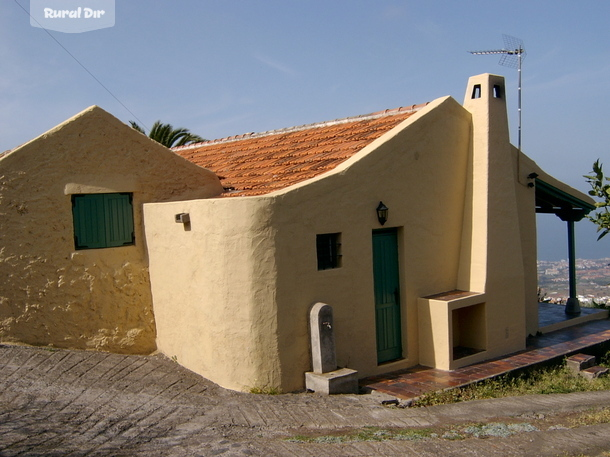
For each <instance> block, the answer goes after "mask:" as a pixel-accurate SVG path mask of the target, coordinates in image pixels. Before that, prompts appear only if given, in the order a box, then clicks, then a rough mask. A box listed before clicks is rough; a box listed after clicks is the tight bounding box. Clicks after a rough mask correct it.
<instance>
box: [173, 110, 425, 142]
mask: <svg viewBox="0 0 610 457" xmlns="http://www.w3.org/2000/svg"><path fill="white" fill-rule="evenodd" d="M428 104H429V102H426V103H420V104H418V105H411V106H400V107H398V108H393V109H386V110H383V111H376V112H374V113H369V114H361V115H359V116H351V117H345V118H341V119H334V120H332V121H323V122H315V123H313V124H303V125H298V126H295V127H285V128H282V129H276V130H267V131H265V132H248V133H242V134H241V135H233V136H228V137H225V138H219V139H216V140H207V141H202V142H199V143H190V144H187V145H184V146H175V147H173V148H171V149H172V150H173V151H184V150H188V149H192V148H199V147H204V146H210V145H213V144H220V143H230V142H233V141H239V140H244V139H249V138H260V137H264V136H270V135H279V134H281V133H291V132H298V131H301V130H307V129H313V128H321V127H328V126H332V125H339V124H347V123H349V122H354V121H364V120H369V119H378V118H380V117H384V116H395V115H397V114H404V113H412V112H415V111H418V110H420V109H421V108H424V107H425V106H426V105H428Z"/></svg>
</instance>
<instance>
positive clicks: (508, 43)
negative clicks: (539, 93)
mask: <svg viewBox="0 0 610 457" xmlns="http://www.w3.org/2000/svg"><path fill="white" fill-rule="evenodd" d="M502 38H504V48H503V49H494V50H491V51H468V52H470V53H471V54H474V55H490V54H500V55H501V56H502V57H500V62H499V63H500V65H502V66H504V67H510V68H516V69H517V72H518V75H519V84H518V102H517V110H518V113H519V140H518V147H519V150H521V63H522V62H523V59H525V55H526V52H525V49H524V47H523V41H521V40H520V39H519V38H515V37H514V36H510V35H504V34H503V35H502Z"/></svg>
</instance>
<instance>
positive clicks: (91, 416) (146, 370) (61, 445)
mask: <svg viewBox="0 0 610 457" xmlns="http://www.w3.org/2000/svg"><path fill="white" fill-rule="evenodd" d="M602 406H605V407H610V392H596V393H586V394H570V395H563V396H532V397H519V398H509V399H501V400H490V401H483V402H470V403H464V404H457V405H447V406H441V407H433V408H411V409H409V408H388V407H385V406H382V405H381V404H380V398H379V397H378V396H376V395H360V396H356V395H353V396H332V397H321V396H317V395H313V394H286V395H277V396H264V395H253V394H245V393H237V392H232V391H228V390H225V389H222V388H220V387H218V386H217V385H215V384H213V383H211V382H210V381H207V380H205V379H203V378H201V377H200V376H198V375H195V374H193V373H192V372H190V371H188V370H186V369H184V368H182V367H180V366H179V365H178V364H176V363H174V362H172V361H171V360H169V359H167V358H165V357H163V356H148V357H143V356H125V355H117V354H107V353H99V352H84V351H64V350H46V349H41V348H29V347H18V346H2V345H0V456H2V457H9V456H37V455H40V456H43V455H44V456H60V455H61V456H108V455H110V456H133V455H143V456H144V455H145V456H199V455H200V456H208V455H225V456H246V455H252V456H275V455H278V456H293V455H294V456H324V455H328V456H344V455H345V456H369V455H370V456H390V455H406V456H410V455H413V456H415V455H417V456H437V455H442V456H452V455H456V456H457V455H474V456H478V455H480V456H495V455H498V456H500V455H501V456H512V455H538V456H555V455H561V456H564V455H570V454H569V453H574V454H576V455H579V454H582V455H601V453H602V451H604V450H608V449H610V426H609V425H608V424H601V425H593V426H589V427H578V428H571V429H569V430H548V431H540V432H531V433H520V434H517V435H513V436H512V437H510V438H488V439H477V438H469V439H464V440H461V441H449V440H446V439H440V438H438V439H429V440H426V441H397V440H388V441H380V442H350V443H326V444H322V443H303V442H291V441H287V440H286V438H287V437H290V436H295V435H298V434H301V435H312V434H322V435H328V434H331V433H333V432H335V431H338V430H348V429H354V428H361V427H370V426H376V427H381V428H385V429H391V428H393V427H397V428H400V429H420V428H422V427H430V428H435V427H436V428H438V427H442V426H448V425H451V424H463V423H471V422H474V421H482V422H486V421H496V420H507V419H510V420H512V421H513V422H514V421H515V420H517V419H518V420H519V421H521V422H523V421H527V420H528V419H527V418H529V417H538V416H540V415H546V416H549V417H550V416H553V415H558V414H566V413H568V412H572V411H575V410H585V409H587V408H593V407H602Z"/></svg>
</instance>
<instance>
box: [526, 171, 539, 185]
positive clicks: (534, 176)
mask: <svg viewBox="0 0 610 457" xmlns="http://www.w3.org/2000/svg"><path fill="white" fill-rule="evenodd" d="M537 177H538V173H530V174H529V175H527V179H532V180H534V179H536V178H537ZM527 187H534V183H533V182H529V183H527Z"/></svg>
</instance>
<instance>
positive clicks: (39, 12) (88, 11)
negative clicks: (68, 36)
mask: <svg viewBox="0 0 610 457" xmlns="http://www.w3.org/2000/svg"><path fill="white" fill-rule="evenodd" d="M114 1H115V0H30V25H32V26H33V27H40V28H45V29H47V30H54V31H56V32H64V33H81V32H90V31H91V30H99V29H105V28H108V27H113V26H114Z"/></svg>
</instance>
